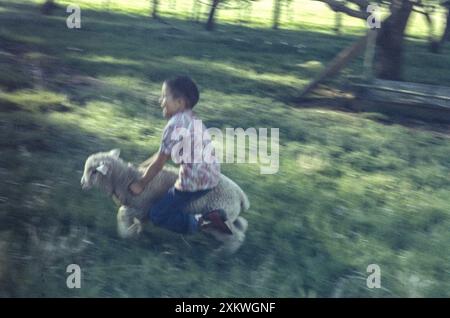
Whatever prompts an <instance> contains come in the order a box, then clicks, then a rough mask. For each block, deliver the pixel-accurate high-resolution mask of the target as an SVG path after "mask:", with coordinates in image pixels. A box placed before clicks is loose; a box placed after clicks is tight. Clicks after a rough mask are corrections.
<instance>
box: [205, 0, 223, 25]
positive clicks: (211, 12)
mask: <svg viewBox="0 0 450 318" xmlns="http://www.w3.org/2000/svg"><path fill="white" fill-rule="evenodd" d="M224 1H225V0H212V3H211V9H210V10H209V14H208V21H206V30H208V31H212V30H214V19H215V17H216V10H217V7H218V6H219V4H220V2H224Z"/></svg>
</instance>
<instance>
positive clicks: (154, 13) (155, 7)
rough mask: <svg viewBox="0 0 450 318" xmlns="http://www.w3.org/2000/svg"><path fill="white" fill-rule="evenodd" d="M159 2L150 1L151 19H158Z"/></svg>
mask: <svg viewBox="0 0 450 318" xmlns="http://www.w3.org/2000/svg"><path fill="white" fill-rule="evenodd" d="M158 9H159V0H152V18H153V19H157V18H158Z"/></svg>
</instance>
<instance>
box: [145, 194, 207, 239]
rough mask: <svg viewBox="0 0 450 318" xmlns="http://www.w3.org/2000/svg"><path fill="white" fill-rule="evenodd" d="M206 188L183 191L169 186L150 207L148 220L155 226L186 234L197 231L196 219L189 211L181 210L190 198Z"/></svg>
mask: <svg viewBox="0 0 450 318" xmlns="http://www.w3.org/2000/svg"><path fill="white" fill-rule="evenodd" d="M208 191H209V189H208V190H201V191H196V192H187V191H186V192H184V191H179V190H177V189H175V187H171V188H170V189H169V191H167V193H166V194H165V195H164V196H163V197H162V198H161V199H160V200H159V201H157V202H156V203H155V205H154V206H153V207H152V208H151V209H150V212H149V216H150V220H151V221H152V222H153V224H155V225H156V226H159V227H163V228H165V229H167V230H170V231H174V232H177V233H182V234H187V233H193V232H196V231H197V220H196V219H195V218H194V216H193V215H192V214H190V213H185V212H183V209H184V207H185V206H186V205H187V204H188V203H189V202H190V201H192V200H194V199H197V198H199V197H201V196H202V195H204V194H206V193H207V192H208Z"/></svg>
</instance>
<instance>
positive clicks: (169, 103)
mask: <svg viewBox="0 0 450 318" xmlns="http://www.w3.org/2000/svg"><path fill="white" fill-rule="evenodd" d="M159 102H160V103H161V108H162V109H163V115H164V117H165V118H170V117H172V116H173V115H174V114H176V113H178V112H179V111H182V110H184V109H185V108H186V102H185V100H184V99H183V98H175V97H174V96H173V94H172V92H171V91H170V88H169V87H168V86H167V85H166V84H165V83H164V84H163V86H162V90H161V97H160V98H159Z"/></svg>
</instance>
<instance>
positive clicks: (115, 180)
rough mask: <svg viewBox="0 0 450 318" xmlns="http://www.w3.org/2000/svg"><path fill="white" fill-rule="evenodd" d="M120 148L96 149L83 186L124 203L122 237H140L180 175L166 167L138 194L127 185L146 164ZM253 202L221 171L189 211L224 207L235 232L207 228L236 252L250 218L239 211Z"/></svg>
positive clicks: (119, 220) (120, 224)
mask: <svg viewBox="0 0 450 318" xmlns="http://www.w3.org/2000/svg"><path fill="white" fill-rule="evenodd" d="M119 155H120V150H119V149H113V150H111V151H109V152H99V153H95V154H93V155H91V156H89V158H88V159H87V160H86V163H85V167H84V173H83V177H82V178H81V186H82V188H83V189H89V188H91V187H93V186H97V187H99V188H100V189H102V190H103V191H105V192H106V193H107V194H109V195H111V196H112V197H113V198H115V199H116V200H118V201H119V202H120V204H121V206H120V208H119V211H118V213H117V230H118V233H119V235H120V236H121V237H122V238H131V237H137V236H138V235H139V234H140V233H141V231H142V224H143V223H145V222H146V221H147V220H148V211H149V210H150V208H151V206H152V205H153V204H154V203H155V202H156V201H157V200H158V199H159V198H160V197H162V196H163V195H164V194H165V193H166V192H167V191H168V190H169V188H170V187H171V186H173V184H174V183H175V180H176V179H177V171H176V170H175V169H173V168H164V169H163V170H162V171H161V172H160V173H158V174H157V175H156V176H155V178H153V180H151V181H150V182H149V183H148V185H147V186H146V187H145V189H144V191H143V192H142V193H141V194H139V195H138V196H135V195H133V194H131V193H130V192H129V190H128V186H129V185H130V184H131V183H132V182H133V181H135V180H137V179H139V178H141V177H142V175H143V174H144V171H145V167H143V166H140V167H136V166H134V165H132V164H130V163H126V162H124V161H123V160H122V159H121V158H119ZM249 207H250V203H249V201H248V199H247V196H246V195H245V193H244V191H242V189H241V188H240V187H239V186H238V185H237V184H236V183H234V182H233V181H232V180H230V179H229V178H227V177H226V176H224V175H221V179H220V181H219V184H218V185H217V186H216V187H215V188H214V189H212V190H211V191H209V192H207V193H206V194H205V195H203V196H201V197H200V198H198V199H196V200H193V201H192V202H190V203H189V204H188V205H187V206H186V208H185V211H186V212H187V213H194V214H198V213H201V214H204V213H207V212H210V211H212V210H216V209H222V210H223V211H225V214H226V217H227V221H226V224H227V225H228V227H229V228H230V229H231V231H232V233H233V234H231V235H230V234H225V233H222V232H219V231H217V230H214V229H211V228H209V229H208V230H205V232H207V233H209V234H211V235H213V236H214V237H215V238H216V239H217V240H219V241H221V242H223V245H222V247H221V248H220V250H221V251H224V252H226V253H234V252H235V251H237V250H238V249H239V247H240V246H241V245H242V243H243V242H244V239H245V232H246V231H247V226H248V222H247V220H246V219H244V218H243V217H242V216H239V214H240V213H241V212H242V211H245V210H248V208H249Z"/></svg>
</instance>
